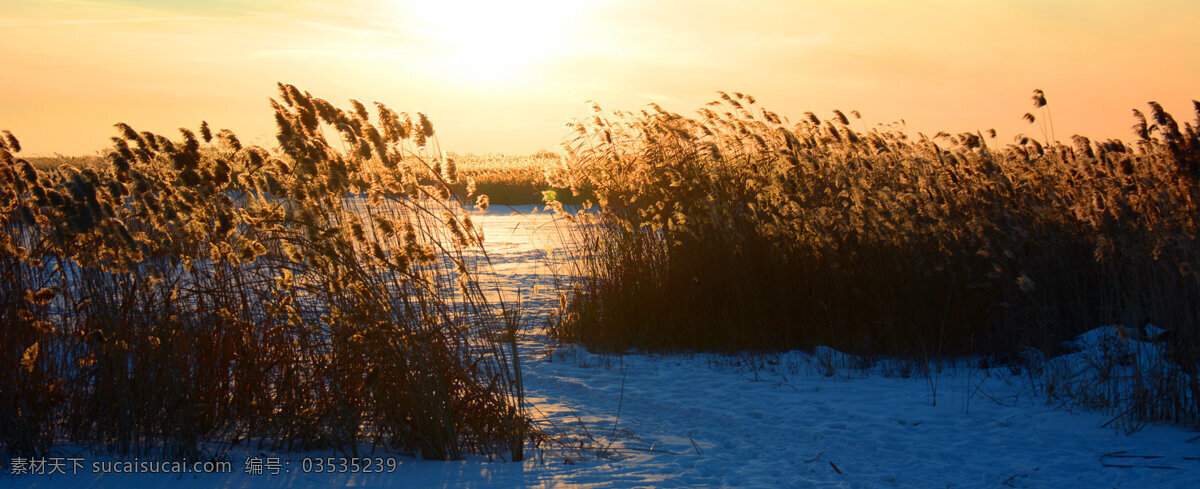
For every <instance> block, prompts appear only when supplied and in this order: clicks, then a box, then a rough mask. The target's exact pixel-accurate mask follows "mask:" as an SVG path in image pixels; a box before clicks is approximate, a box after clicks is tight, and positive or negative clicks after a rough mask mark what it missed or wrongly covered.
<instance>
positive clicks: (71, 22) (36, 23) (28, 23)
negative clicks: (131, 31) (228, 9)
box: [0, 15, 214, 27]
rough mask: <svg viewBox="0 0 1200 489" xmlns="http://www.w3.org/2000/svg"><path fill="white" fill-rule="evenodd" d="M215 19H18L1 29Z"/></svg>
mask: <svg viewBox="0 0 1200 489" xmlns="http://www.w3.org/2000/svg"><path fill="white" fill-rule="evenodd" d="M211 19H214V17H208V16H201V15H176V16H169V17H127V18H119V19H16V20H0V27H55V26H77V25H91V24H142V23H156V22H182V21H196V20H211Z"/></svg>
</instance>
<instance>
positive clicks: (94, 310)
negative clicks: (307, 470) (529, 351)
mask: <svg viewBox="0 0 1200 489" xmlns="http://www.w3.org/2000/svg"><path fill="white" fill-rule="evenodd" d="M279 92H280V95H279V98H278V99H274V100H272V101H271V103H272V106H273V108H274V117H275V121H276V125H277V128H278V143H279V150H278V151H276V152H271V151H267V150H265V149H263V148H260V147H256V146H243V145H242V144H241V143H240V141H239V140H238V138H237V136H236V135H234V134H233V133H232V132H230V131H227V130H220V131H213V130H212V129H211V128H210V127H209V126H208V125H207V123H204V124H202V125H201V126H200V127H199V128H198V131H196V132H193V131H192V130H189V129H180V136H181V137H180V138H179V139H170V138H167V137H165V136H162V135H158V134H151V133H149V132H138V131H136V130H134V129H133V128H131V127H129V126H128V125H125V124H117V125H116V128H117V133H118V135H117V136H116V137H114V138H112V141H113V147H112V150H110V151H109V152H108V153H107V155H106V159H107V164H105V165H103V166H99V167H93V166H88V167H82V168H81V167H78V166H76V165H73V164H62V165H58V166H57V167H55V168H54V169H53V170H51V171H42V170H38V169H36V168H34V166H33V165H31V164H30V163H29V162H27V161H25V160H23V159H21V158H20V157H19V156H18V155H19V152H20V150H21V148H20V144H19V142H18V140H17V139H16V138H15V137H14V136H13V135H11V134H7V133H6V134H5V136H6V137H5V139H4V143H3V144H2V145H0V193H2V194H3V198H0V202H3V203H4V207H3V208H2V209H0V229H2V230H3V232H0V275H2V276H3V281H0V287H2V289H0V324H3V325H4V327H3V328H0V419H4V420H5V422H4V423H0V448H2V449H3V451H5V452H7V453H9V454H14V455H36V454H45V453H46V452H47V451H48V450H49V449H50V448H51V447H52V446H53V445H55V444H58V443H64V442H69V443H80V444H85V445H87V446H90V447H91V448H92V449H93V450H96V451H103V452H114V453H125V454H147V453H151V454H152V453H159V454H162V455H165V456H179V455H185V456H192V457H200V456H206V457H219V456H221V455H222V454H223V453H225V452H226V451H227V450H229V449H230V448H232V447H234V446H238V445H246V444H255V445H257V446H259V447H266V448H269V449H274V450H309V449H329V450H335V451H339V452H342V453H346V454H351V455H354V454H357V453H358V450H359V447H360V446H381V447H386V448H390V449H394V450H398V451H401V452H404V453H411V454H414V455H420V456H421V457H424V458H428V459H454V458H459V457H461V456H463V455H464V454H466V453H480V454H484V455H487V456H489V457H499V458H505V459H510V460H520V459H521V458H523V456H524V455H523V452H524V443H525V437H526V427H527V426H528V422H527V421H526V419H525V415H524V410H523V408H522V404H523V402H522V396H523V394H522V387H521V383H520V378H519V363H518V359H517V357H516V356H515V355H516V347H515V332H516V328H517V323H518V321H519V318H518V317H516V314H515V313H513V312H512V310H513V309H512V308H511V307H508V306H507V305H506V304H504V303H503V302H502V301H500V302H497V301H496V300H495V299H493V300H491V301H489V300H488V298H487V297H489V296H485V294H484V291H485V288H486V287H487V286H488V284H486V283H483V282H481V279H480V278H479V276H480V274H478V273H477V272H476V269H475V267H476V266H477V265H478V264H483V265H486V259H484V260H480V259H478V257H479V256H481V255H482V256H484V257H485V258H486V253H485V252H484V251H483V250H482V243H481V238H480V236H479V234H478V232H477V231H476V229H475V228H474V227H473V225H472V223H471V221H470V219H469V217H468V216H467V215H466V214H465V213H464V212H462V209H461V207H460V202H459V201H458V200H456V198H455V196H454V193H453V192H452V191H451V189H450V185H453V184H454V183H455V182H456V181H457V175H456V174H455V171H454V169H453V167H452V166H451V165H447V164H446V159H445V158H444V157H443V156H442V155H441V153H440V150H439V149H438V148H437V146H436V138H435V135H434V131H433V125H432V123H431V122H430V121H429V119H428V118H426V117H425V116H424V115H423V114H417V115H415V116H409V115H407V114H403V113H398V112H395V111H394V110H392V109H390V108H389V107H387V106H386V105H383V104H381V103H376V104H375V107H374V109H375V110H374V117H372V114H371V111H368V110H367V108H366V106H364V105H363V104H361V103H359V102H357V101H352V107H351V109H349V110H343V109H340V108H337V107H335V106H334V105H332V104H331V103H329V102H327V101H325V100H322V99H319V98H316V97H313V96H311V95H310V94H308V93H307V92H302V91H300V90H298V89H297V88H296V87H294V86H291V85H285V84H280V85H279ZM327 133H328V134H332V135H336V139H334V140H329V139H327V138H326V134H327ZM463 197H466V196H463ZM471 197H474V196H471ZM468 255H470V256H471V257H473V259H470V260H468V259H467V257H468ZM490 297H494V295H493V296H490Z"/></svg>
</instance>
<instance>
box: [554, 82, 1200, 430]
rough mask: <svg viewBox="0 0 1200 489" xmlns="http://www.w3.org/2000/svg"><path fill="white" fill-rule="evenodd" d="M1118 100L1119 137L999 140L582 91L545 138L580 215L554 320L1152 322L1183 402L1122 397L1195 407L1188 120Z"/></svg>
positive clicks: (931, 340)
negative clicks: (579, 248) (562, 163)
mask: <svg viewBox="0 0 1200 489" xmlns="http://www.w3.org/2000/svg"><path fill="white" fill-rule="evenodd" d="M1038 95H1039V94H1035V105H1036V107H1035V109H1039V110H1042V111H1045V102H1044V100H1045V98H1044V95H1041V97H1040V100H1039V97H1038ZM1197 109H1198V114H1197V116H1198V119H1197V122H1196V123H1195V124H1197V125H1200V103H1197ZM1135 117H1136V118H1137V121H1138V123H1137V125H1135V127H1134V130H1135V132H1136V133H1137V136H1138V139H1137V140H1136V141H1134V142H1133V143H1125V142H1122V141H1118V140H1109V141H1095V142H1094V141H1090V140H1088V139H1087V138H1085V137H1082V136H1075V137H1074V138H1072V144H1064V143H1059V142H1057V141H1054V140H1053V139H1052V137H1051V136H1048V135H1047V136H1045V141H1044V142H1043V141H1038V140H1036V139H1034V138H1032V137H1028V136H1024V135H1022V136H1018V137H1017V138H1016V139H1015V140H1014V142H1013V143H1011V144H1001V143H999V142H998V141H996V140H995V139H994V137H995V136H994V132H992V131H989V132H988V133H987V135H985V134H984V133H982V132H976V133H961V134H953V135H952V134H947V133H938V134H936V135H933V136H926V135H925V134H918V135H917V137H911V136H909V135H908V134H906V133H904V132H903V131H900V130H895V129H891V128H887V127H878V128H875V129H867V128H866V127H865V126H863V125H862V124H861V123H858V122H857V121H856V119H859V115H858V114H857V112H851V113H850V116H847V114H846V113H843V112H841V111H834V112H833V117H832V118H831V119H827V120H822V119H821V118H819V117H818V116H816V115H815V114H813V113H811V112H810V113H806V114H804V116H803V117H802V118H801V119H800V120H799V121H796V122H792V121H789V120H788V119H786V118H784V117H783V116H780V115H779V114H776V113H774V112H771V111H769V110H765V109H763V108H761V107H759V106H758V105H757V104H756V103H755V100H754V98H753V97H751V96H748V95H743V94H732V95H730V94H725V93H722V94H721V100H719V101H717V102H714V103H712V104H709V106H707V107H705V108H703V109H701V110H700V111H699V116H698V117H686V116H682V115H679V114H675V113H671V112H667V111H665V110H663V109H661V108H660V107H658V106H657V105H651V106H650V107H649V108H647V109H645V110H643V111H640V112H637V113H625V112H616V113H613V114H609V113H607V112H605V111H603V110H601V109H600V108H599V107H595V111H594V115H593V116H592V117H591V119H590V120H587V121H581V122H576V123H574V128H575V130H576V133H575V134H576V136H575V139H574V140H572V141H570V142H569V143H568V144H567V145H566V146H567V147H568V150H569V151H570V154H569V157H568V160H569V161H570V162H571V174H570V175H571V176H572V178H574V179H576V181H580V182H586V184H587V185H590V186H591V187H593V188H594V189H595V196H596V199H597V201H598V203H599V205H600V213H599V214H595V215H592V214H583V215H582V216H583V217H582V218H583V219H585V220H589V221H590V222H589V224H588V225H585V226H580V227H579V228H578V233H579V240H581V242H582V243H583V244H584V246H585V249H587V252H586V253H584V254H583V255H582V256H581V257H580V264H581V265H580V266H581V268H582V269H581V271H580V273H579V275H580V276H582V277H584V278H583V279H581V280H580V282H579V283H578V284H577V287H576V292H575V293H574V294H573V295H572V296H570V297H564V300H563V305H562V307H561V309H562V316H561V319H562V321H560V323H559V324H558V325H557V326H556V333H557V334H559V335H560V337H562V338H566V339H572V340H581V341H584V342H586V343H589V344H591V345H593V346H596V347H600V348H606V349H616V350H621V349H625V348H630V347H640V348H650V349H699V350H716V351H731V350H784V349H792V348H812V347H815V346H818V345H826V346H831V347H835V348H838V349H840V350H844V351H850V352H854V353H859V354H868V355H893V356H900V357H907V358H916V359H920V358H931V357H939V356H952V355H962V354H986V355H994V356H998V357H1002V358H1003V357H1009V358H1013V357H1015V355H1016V354H1017V353H1018V352H1019V351H1020V350H1021V349H1023V348H1027V347H1033V348H1038V349H1041V350H1043V351H1046V352H1049V353H1052V354H1053V353H1057V352H1061V351H1062V349H1061V347H1060V344H1061V342H1063V341H1064V340H1067V339H1070V338H1072V337H1074V336H1075V335H1077V334H1079V333H1082V332H1084V331H1086V330H1089V329H1091V328H1094V327H1096V326H1097V325H1103V324H1119V325H1122V326H1123V327H1125V328H1127V329H1129V330H1131V331H1140V330H1141V329H1142V328H1143V327H1145V326H1146V325H1147V324H1148V323H1153V324H1155V325H1158V326H1161V327H1164V328H1166V329H1168V330H1170V331H1171V334H1170V335H1169V338H1170V339H1169V344H1167V343H1163V344H1164V348H1166V349H1167V350H1168V351H1169V352H1170V355H1169V359H1168V360H1166V361H1169V362H1171V365H1174V366H1175V367H1174V369H1175V371H1177V372H1181V373H1184V374H1186V375H1179V376H1176V377H1173V378H1171V379H1166V380H1164V382H1167V383H1169V384H1170V390H1172V391H1173V392H1175V393H1177V394H1178V395H1177V396H1175V397H1176V398H1182V399H1191V400H1190V401H1187V402H1180V403H1174V404H1173V405H1172V406H1173V407H1172V409H1166V410H1164V409H1143V410H1141V411H1139V412H1138V413H1140V414H1143V415H1145V416H1148V417H1153V418H1155V419H1166V418H1171V419H1176V420H1187V421H1189V422H1196V421H1198V420H1200V409H1198V407H1197V406H1198V404H1197V402H1196V399H1200V387H1198V385H1197V378H1198V377H1197V375H1196V373H1197V364H1198V363H1200V326H1198V325H1200V305H1198V304H1200V301H1197V300H1196V298H1197V297H1198V296H1200V274H1198V273H1197V269H1196V268H1195V265H1194V264H1195V263H1197V259H1198V258H1200V256H1197V250H1200V242H1197V236H1198V233H1197V232H1198V231H1200V227H1198V224H1200V223H1198V222H1197V220H1196V216H1197V215H1200V213H1198V211H1200V209H1198V208H1197V205H1198V204H1200V186H1198V179H1200V137H1198V136H1197V134H1196V127H1195V126H1193V125H1192V123H1188V124H1184V125H1183V126H1182V127H1181V126H1180V125H1179V124H1178V123H1177V122H1176V121H1175V120H1174V119H1173V118H1172V116H1171V115H1170V114H1167V113H1166V112H1165V111H1163V110H1162V108H1161V107H1160V106H1158V105H1157V104H1153V103H1152V104H1151V110H1150V116H1149V117H1147V116H1144V115H1143V114H1142V113H1141V112H1137V111H1135ZM1026 118H1027V119H1029V120H1030V121H1031V122H1032V121H1034V120H1036V117H1035V116H1034V115H1033V114H1028V115H1027V116H1026ZM859 126H863V127H861V128H860V129H856V127H859ZM1161 341H1163V342H1166V341H1168V340H1167V339H1165V338H1164V339H1162V340H1161ZM1135 414H1136V413H1135Z"/></svg>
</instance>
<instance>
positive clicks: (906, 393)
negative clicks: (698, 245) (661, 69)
mask: <svg viewBox="0 0 1200 489" xmlns="http://www.w3.org/2000/svg"><path fill="white" fill-rule="evenodd" d="M513 210H515V211H519V212H520V213H521V214H518V215H508V212H510V211H513ZM531 210H532V209H531V208H529V207H526V208H519V209H507V208H494V209H491V210H489V212H488V213H487V215H486V216H479V217H477V218H476V224H478V225H482V226H484V230H485V233H486V234H487V242H488V245H489V250H490V253H491V256H492V259H493V261H494V262H495V263H496V264H497V267H496V268H497V273H498V274H499V275H502V276H505V277H509V280H510V282H508V285H507V286H506V287H505V289H506V290H505V295H508V296H512V295H513V294H515V292H516V290H517V289H518V288H519V289H520V290H521V295H522V297H523V302H524V306H525V317H526V318H527V319H528V320H529V321H530V322H531V324H534V325H536V324H540V323H541V321H544V320H542V319H541V315H542V314H544V313H545V311H546V308H547V307H548V303H549V301H550V300H552V299H553V295H554V291H553V290H551V287H548V286H547V285H548V284H547V283H546V282H547V278H546V273H547V272H546V271H547V268H546V267H545V265H544V263H543V261H544V258H545V257H547V256H553V253H554V249H555V246H556V245H555V234H554V233H555V231H554V228H553V226H552V225H547V223H548V222H549V221H550V216H549V215H548V214H538V215H531ZM535 285H536V290H535ZM1092 336H1093V337H1101V336H1105V335H1104V334H1101V333H1097V334H1094V335H1092ZM521 347H522V349H523V350H524V351H523V354H524V358H523V364H522V367H523V371H524V375H525V384H526V390H527V399H528V401H529V403H530V405H531V409H533V410H534V411H535V414H537V415H539V417H540V421H539V427H540V428H541V429H543V430H544V431H546V432H547V433H548V434H549V435H551V436H550V439H549V441H548V442H547V443H545V444H544V445H543V447H542V448H541V449H539V450H536V451H534V452H533V455H534V456H533V457H531V460H527V461H525V462H522V463H503V462H494V463H489V462H487V461H486V460H480V459H468V460H465V461H454V462H429V461H418V460H412V459H405V458H401V459H399V460H398V464H397V466H396V470H395V471H394V472H390V473H385V474H313V473H304V471H303V470H302V463H301V457H303V456H313V457H325V456H330V455H336V454H329V453H315V454H258V453H238V454H235V455H233V456H231V457H230V461H231V462H232V468H233V471H232V473H227V474H185V475H183V476H178V475H163V474H148V475H132V474H116V475H114V474H103V475H99V474H92V473H88V472H87V471H86V470H85V471H83V473H80V474H77V475H66V476H64V475H54V476H45V475H41V476H39V475H30V476H11V475H7V474H6V475H0V486H11V487H48V488H66V487H80V488H83V487H86V488H104V487H132V486H137V487H223V488H230V489H232V488H242V487H246V488H249V487H331V486H339V487H340V486H346V487H350V486H354V487H467V488H473V487H515V486H526V487H615V488H627V487H884V488H889V487H918V488H926V487H928V488H944V487H951V488H961V487H1043V488H1045V487H1051V488H1059V487H1079V488H1100V487H1104V488H1108V487H1125V488H1142V487H1145V488H1150V487H1154V488H1158V487H1168V488H1171V487H1173V488H1195V487H1200V433H1196V432H1192V431H1188V430H1185V429H1182V428H1178V427H1169V426H1147V427H1145V428H1144V429H1142V430H1140V431H1137V432H1136V433H1134V434H1132V435H1126V434H1124V433H1123V432H1122V431H1121V430H1119V429H1116V428H1114V426H1113V425H1112V424H1109V425H1108V426H1103V425H1105V424H1106V423H1107V422H1109V421H1110V420H1111V419H1112V418H1113V416H1112V415H1111V414H1108V415H1106V414H1104V413H1098V412H1086V411H1081V410H1076V411H1074V412H1072V411H1069V410H1064V409H1055V408H1053V407H1050V406H1047V404H1046V402H1045V400H1044V397H1043V396H1042V395H1041V394H1040V392H1041V391H1040V389H1038V388H1037V387H1036V379H1034V378H1032V377H1030V376H1028V375H1025V374H1024V373H1023V372H1017V373H1014V372H1013V371H1010V370H1009V369H1008V368H1007V367H1001V368H997V369H990V370H988V369H980V368H976V367H970V366H967V365H965V364H959V365H943V366H941V368H940V369H939V368H935V369H934V370H933V371H934V375H931V376H929V377H924V376H919V375H914V376H911V377H907V378H906V377H903V376H902V374H903V373H904V372H905V370H906V369H908V368H910V367H913V366H911V365H908V366H906V365H904V364H896V363H894V364H889V363H882V364H875V365H853V364H854V363H855V362H854V361H853V360H852V359H847V358H845V357H843V356H842V355H840V354H838V353H837V352H833V351H829V350H818V351H817V352H816V353H815V354H807V353H800V352H792V353H787V354H781V355H765V356H744V357H728V356H714V355H665V356H664V355H649V354H626V355H621V356H611V355H599V354H593V353H589V352H587V351H586V350H584V349H582V348H578V347H568V348H561V349H557V350H555V349H552V348H550V347H549V346H548V342H547V341H546V338H545V337H544V335H543V334H542V333H541V332H540V331H539V330H538V329H537V328H530V329H529V330H528V331H526V332H525V333H524V335H523V337H522V343H521ZM860 367H861V368H860ZM917 368H920V366H917ZM63 456H64V457H66V456H79V457H84V458H86V459H87V462H88V463H89V464H90V462H91V461H92V460H101V459H99V458H95V457H91V456H90V455H86V454H75V455H73V454H70V453H64V454H63ZM247 456H264V457H265V456H272V457H275V456H277V457H281V458H282V460H283V462H284V464H285V469H284V470H281V473H280V474H278V475H250V474H246V473H245V472H244V460H245V458H246V457H247ZM371 456H386V454H380V453H376V454H372V455H371ZM289 461H290V463H288V462H289Z"/></svg>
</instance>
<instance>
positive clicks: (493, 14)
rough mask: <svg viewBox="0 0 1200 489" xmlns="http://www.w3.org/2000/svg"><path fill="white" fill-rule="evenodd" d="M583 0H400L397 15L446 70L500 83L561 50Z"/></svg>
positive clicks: (469, 78)
mask: <svg viewBox="0 0 1200 489" xmlns="http://www.w3.org/2000/svg"><path fill="white" fill-rule="evenodd" d="M584 4H585V2H579V1H561V0H507V1H492V0H482V1H480V0H440V1H432V0H431V1H417V2H405V3H404V5H403V9H402V14H403V15H405V16H407V19H406V22H410V23H412V25H413V26H414V27H415V31H416V32H418V33H419V34H420V36H421V37H422V38H423V41H424V42H426V43H427V44H428V45H429V46H430V48H431V49H432V50H433V51H434V54H435V55H436V56H437V57H438V59H437V64H438V65H439V68H440V69H443V70H445V71H446V72H447V74H449V75H451V76H453V77H455V78H457V79H460V80H464V81H471V82H485V81H486V82H503V81H506V80H511V79H513V78H516V77H517V76H518V75H519V74H521V73H522V72H524V71H526V70H529V69H532V68H535V67H537V66H539V65H543V64H546V63H549V62H550V61H552V60H553V59H554V58H555V56H557V55H559V54H562V53H563V52H564V51H565V49H564V48H566V47H567V46H568V45H569V44H570V39H569V38H570V34H571V31H572V29H571V27H570V26H571V25H572V24H573V23H574V22H575V21H577V20H579V19H580V17H581V14H582V10H583V6H584Z"/></svg>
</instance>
